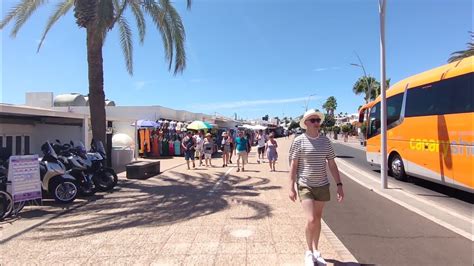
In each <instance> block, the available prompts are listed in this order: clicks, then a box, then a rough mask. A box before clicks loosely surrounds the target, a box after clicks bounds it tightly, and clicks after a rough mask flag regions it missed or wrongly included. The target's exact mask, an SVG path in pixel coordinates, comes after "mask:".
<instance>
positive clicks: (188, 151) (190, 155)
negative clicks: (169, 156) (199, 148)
mask: <svg viewBox="0 0 474 266" xmlns="http://www.w3.org/2000/svg"><path fill="white" fill-rule="evenodd" d="M181 148H183V151H184V159H185V160H186V164H187V165H188V170H189V169H191V168H190V167H189V161H190V160H192V162H193V168H196V164H195V163H194V152H195V149H196V141H195V140H194V137H193V133H192V132H191V131H188V133H187V134H186V137H184V138H183V140H182V142H181Z"/></svg>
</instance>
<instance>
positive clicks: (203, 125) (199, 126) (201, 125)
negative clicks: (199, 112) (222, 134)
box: [187, 121, 212, 130]
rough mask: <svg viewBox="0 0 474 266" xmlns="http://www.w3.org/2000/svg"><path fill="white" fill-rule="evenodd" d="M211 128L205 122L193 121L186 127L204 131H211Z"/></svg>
mask: <svg viewBox="0 0 474 266" xmlns="http://www.w3.org/2000/svg"><path fill="white" fill-rule="evenodd" d="M211 128H212V125H211V124H209V123H207V122H203V121H194V122H192V123H191V124H189V125H188V126H187V129H188V130H189V129H191V130H206V129H211Z"/></svg>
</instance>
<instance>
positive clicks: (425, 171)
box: [359, 56, 474, 192]
mask: <svg viewBox="0 0 474 266" xmlns="http://www.w3.org/2000/svg"><path fill="white" fill-rule="evenodd" d="M473 72H474V56H471V57H468V58H465V59H462V60H460V61H457V62H454V63H450V64H447V65H444V66H441V67H438V68H434V69H431V70H429V71H426V72H423V73H420V74H418V75H415V76H412V77H409V78H407V79H404V80H402V81H400V82H398V83H397V84H395V85H393V86H392V87H390V89H388V90H387V152H388V168H389V174H390V175H391V176H393V177H395V178H396V179H399V180H406V179H407V175H408V176H414V177H418V178H422V179H426V180H430V181H434V182H437V183H440V184H443V185H446V186H451V187H455V188H458V189H462V190H465V191H469V192H473V186H474V89H473V85H474V79H473V77H474V73H473ZM365 112H368V120H369V121H368V125H367V133H366V137H367V142H366V143H367V144H366V155H367V161H368V162H369V163H371V164H375V165H380V158H381V155H380V126H381V123H380V97H378V98H377V99H376V100H375V101H373V102H370V103H368V104H366V105H364V106H363V107H362V108H361V109H360V110H359V114H360V119H359V120H360V122H363V120H364V116H365V115H364V114H365Z"/></svg>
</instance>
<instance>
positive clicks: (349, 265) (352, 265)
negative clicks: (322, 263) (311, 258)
mask: <svg viewBox="0 0 474 266" xmlns="http://www.w3.org/2000/svg"><path fill="white" fill-rule="evenodd" d="M326 262H329V263H332V264H334V266H374V265H375V264H360V263H357V262H341V261H338V260H331V259H328V260H326Z"/></svg>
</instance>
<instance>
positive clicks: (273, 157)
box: [265, 133, 278, 172]
mask: <svg viewBox="0 0 474 266" xmlns="http://www.w3.org/2000/svg"><path fill="white" fill-rule="evenodd" d="M265 148H266V150H267V158H268V163H269V165H270V172H275V171H276V169H275V164H276V161H277V160H278V151H277V148H278V143H277V141H276V140H275V135H274V134H273V133H270V135H269V136H268V141H267V142H266V143H265Z"/></svg>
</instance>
